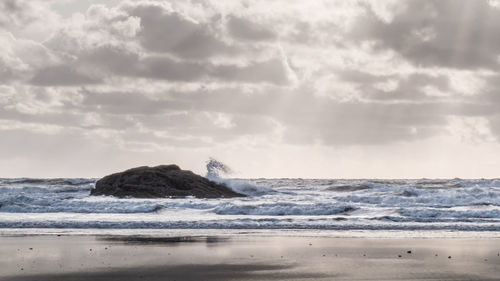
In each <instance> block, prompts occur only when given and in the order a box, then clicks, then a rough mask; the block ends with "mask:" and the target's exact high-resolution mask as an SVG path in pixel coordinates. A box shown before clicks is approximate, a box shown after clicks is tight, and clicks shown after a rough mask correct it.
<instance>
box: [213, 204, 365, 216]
mask: <svg viewBox="0 0 500 281" xmlns="http://www.w3.org/2000/svg"><path fill="white" fill-rule="evenodd" d="M355 209H357V208H356V207H353V206H348V205H343V206H334V205H332V204H323V203H318V204H294V203H273V204H258V205H250V204H246V205H237V204H233V203H224V204H221V205H219V206H217V207H216V208H215V209H214V212H215V213H216V214H219V215H257V216H325V215H338V214H343V213H348V212H351V211H354V210H355Z"/></svg>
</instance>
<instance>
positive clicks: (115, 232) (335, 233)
mask: <svg viewBox="0 0 500 281" xmlns="http://www.w3.org/2000/svg"><path fill="white" fill-rule="evenodd" d="M51 235H65V236H137V235H143V236H152V237H175V236H234V235H238V236H264V237H268V236H280V237H281V236H285V237H323V238H375V239H386V238H387V239H398V238H403V239H427V238H447V239H452V238H458V239H461V238H464V239H467V238H473V239H484V238H491V239H496V238H498V239H500V231H453V230H413V231H412V230H322V229H204V228H195V229H184V228H178V229H175V228H174V229H140V228H132V229H101V228H96V229H85V228H0V237H10V236H51Z"/></svg>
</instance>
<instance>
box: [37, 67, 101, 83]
mask: <svg viewBox="0 0 500 281" xmlns="http://www.w3.org/2000/svg"><path fill="white" fill-rule="evenodd" d="M30 82H31V83H32V84H34V85H39V86H76V85H88V84H94V83H99V82H100V79H99V78H95V77H91V76H90V75H88V74H85V73H83V72H79V71H78V70H77V69H74V68H72V67H71V66H69V65H58V66H51V67H47V68H42V69H40V70H39V71H38V72H37V73H36V74H35V76H34V77H33V78H32V79H31V81H30Z"/></svg>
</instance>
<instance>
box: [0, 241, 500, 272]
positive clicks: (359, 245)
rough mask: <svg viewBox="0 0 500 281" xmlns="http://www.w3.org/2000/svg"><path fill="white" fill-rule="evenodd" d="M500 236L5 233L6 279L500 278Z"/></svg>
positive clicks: (1, 250)
mask: <svg viewBox="0 0 500 281" xmlns="http://www.w3.org/2000/svg"><path fill="white" fill-rule="evenodd" d="M499 255H500V239H497V238H478V239H471V238H331V237H304V236H299V237H296V236H258V235H241V236H239V235H220V236H217V235H214V236H176V237H160V236H155V237H146V236H89V235H86V236H80V235H42V236H3V237H1V238H0V280H2V281H7V280H18V281H28V280H30V281H35V280H38V281H45V280H47V281H48V280H51V281H58V280H61V281H62V280H65V281H68V280H500V277H499V276H500V256H499Z"/></svg>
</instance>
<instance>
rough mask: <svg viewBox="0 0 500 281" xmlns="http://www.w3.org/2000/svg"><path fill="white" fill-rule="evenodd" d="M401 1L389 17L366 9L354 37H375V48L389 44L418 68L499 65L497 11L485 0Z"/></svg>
mask: <svg viewBox="0 0 500 281" xmlns="http://www.w3.org/2000/svg"><path fill="white" fill-rule="evenodd" d="M404 4H405V5H404V7H401V5H400V6H398V7H397V8H398V9H397V11H394V14H392V15H391V17H392V18H391V20H390V21H387V20H384V19H383V18H381V17H380V16H379V15H377V13H376V12H375V10H374V9H371V8H368V10H367V15H366V16H365V17H360V18H359V19H358V22H357V24H356V25H355V27H354V28H353V29H352V34H353V35H354V38H358V39H359V40H374V41H375V42H377V43H378V44H380V45H379V48H381V49H383V48H391V49H393V50H395V51H397V52H399V53H400V54H402V55H403V56H404V57H406V58H408V59H409V60H411V61H412V62H413V63H414V64H416V65H420V66H426V67H427V66H436V67H452V68H460V69H481V68H485V69H498V66H499V65H498V64H499V61H498V56H499V55H500V52H499V51H498V50H499V48H500V34H499V33H498V32H497V26H498V25H499V24H500V10H499V9H496V8H494V7H492V6H491V5H489V4H488V2H487V1H466V2H464V3H461V2H458V1H453V0H442V1H418V0H409V1H405V2H404ZM368 7H370V6H368Z"/></svg>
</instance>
